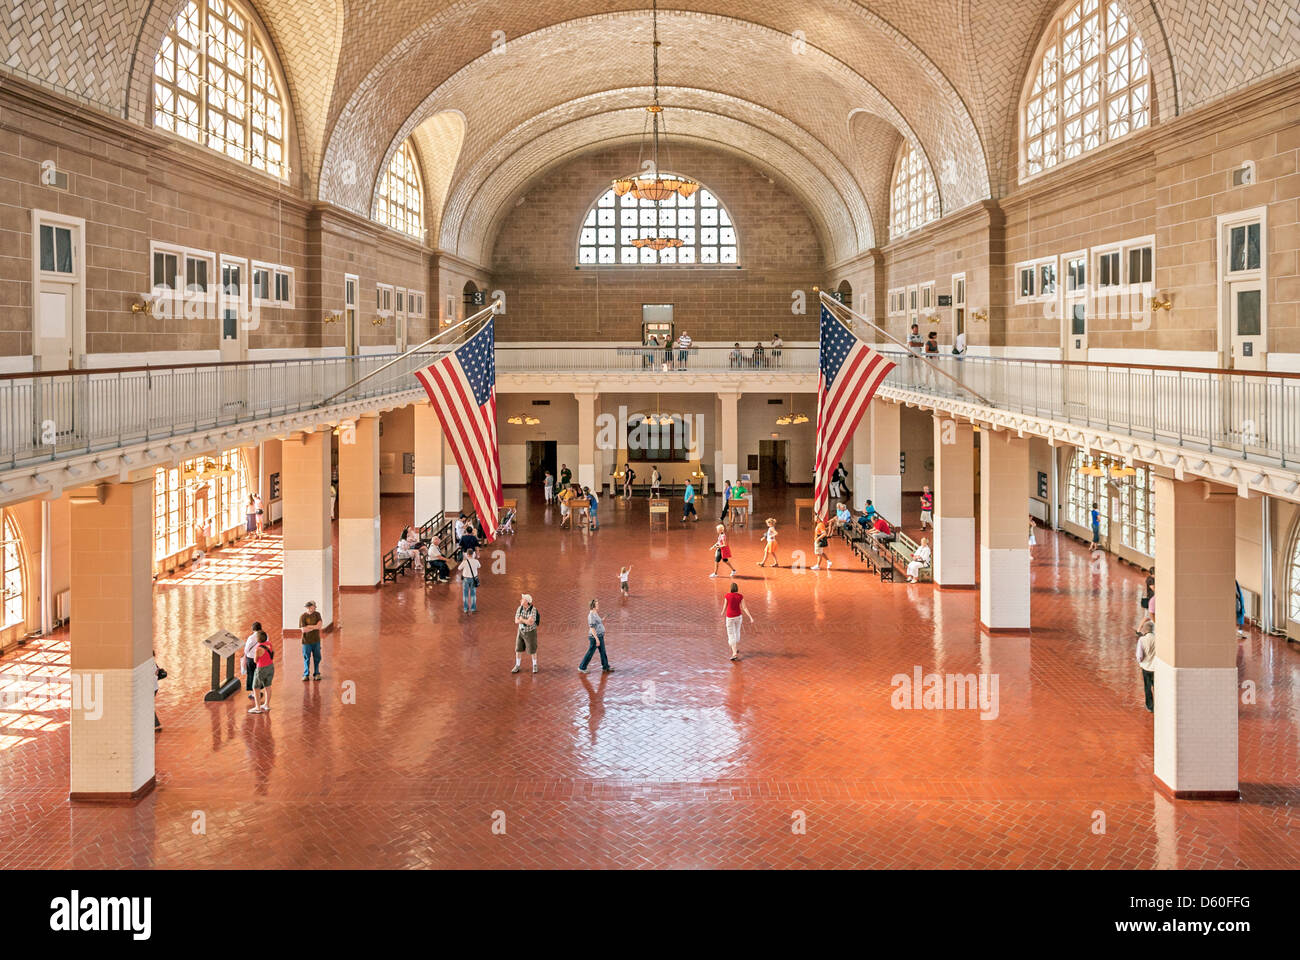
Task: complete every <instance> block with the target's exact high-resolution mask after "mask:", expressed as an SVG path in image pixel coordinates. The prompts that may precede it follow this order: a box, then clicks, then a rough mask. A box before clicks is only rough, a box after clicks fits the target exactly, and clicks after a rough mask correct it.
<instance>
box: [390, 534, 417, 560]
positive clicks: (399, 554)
mask: <svg viewBox="0 0 1300 960" xmlns="http://www.w3.org/2000/svg"><path fill="white" fill-rule="evenodd" d="M414 549H415V548H414V545H413V544H412V543H411V528H410V527H405V528H404V529H403V530H402V537H401V539H400V540H398V541H397V546H396V547H394V548H393V556H395V557H396V558H397V559H398V560H410V559H411V558H412V554H413V552H414Z"/></svg>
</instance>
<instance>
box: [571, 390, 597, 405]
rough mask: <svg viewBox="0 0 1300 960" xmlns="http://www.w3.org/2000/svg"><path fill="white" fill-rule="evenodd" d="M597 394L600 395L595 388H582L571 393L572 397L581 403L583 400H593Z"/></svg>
mask: <svg viewBox="0 0 1300 960" xmlns="http://www.w3.org/2000/svg"><path fill="white" fill-rule="evenodd" d="M599 396H600V392H599V391H597V390H584V391H581V392H575V393H574V394H573V399H574V400H577V401H578V402H579V403H581V402H582V401H583V400H592V401H594V400H595V399H596V398H597V397H599Z"/></svg>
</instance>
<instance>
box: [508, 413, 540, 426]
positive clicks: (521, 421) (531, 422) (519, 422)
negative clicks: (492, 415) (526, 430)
mask: <svg viewBox="0 0 1300 960" xmlns="http://www.w3.org/2000/svg"><path fill="white" fill-rule="evenodd" d="M541 422H542V421H540V420H538V419H537V418H536V417H526V416H521V415H520V414H515V415H514V416H513V417H507V418H506V423H513V424H514V425H515V426H520V427H522V426H527V427H535V426H537V425H538V424H539V423H541Z"/></svg>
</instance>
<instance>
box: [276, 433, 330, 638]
mask: <svg viewBox="0 0 1300 960" xmlns="http://www.w3.org/2000/svg"><path fill="white" fill-rule="evenodd" d="M331 436H332V433H331V431H330V430H328V429H326V430H317V431H312V432H309V433H302V434H298V435H297V436H295V437H292V438H290V439H288V440H285V441H284V443H283V444H281V450H282V454H281V456H282V460H283V463H282V466H281V473H282V479H281V483H280V495H281V497H282V498H283V502H284V517H283V527H282V529H283V531H284V578H283V581H282V583H281V591H282V593H281V595H282V597H283V603H282V605H281V622H280V623H281V627H282V628H283V633H284V635H285V636H286V637H297V636H300V633H299V630H298V617H299V616H300V615H301V614H302V612H303V606H304V604H306V603H307V601H308V600H315V601H316V611H317V612H318V613H319V614H320V615H321V629H322V630H324V629H326V628H328V627H330V626H331V625H332V624H333V623H334V590H333V586H334V545H333V540H332V538H331V536H330V533H331V531H330V519H329V517H330V492H329V480H330V437H331Z"/></svg>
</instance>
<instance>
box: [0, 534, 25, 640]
mask: <svg viewBox="0 0 1300 960" xmlns="http://www.w3.org/2000/svg"><path fill="white" fill-rule="evenodd" d="M0 513H3V514H4V522H3V524H2V525H0V536H3V538H4V539H3V541H0V567H2V568H3V574H2V575H3V577H4V579H3V580H0V591H2V592H0V618H2V619H0V630H3V629H5V628H6V627H12V626H16V625H18V624H21V623H23V621H24V619H25V618H26V616H27V611H26V607H25V603H26V593H25V591H24V581H23V544H22V541H21V540H20V539H19V538H18V525H17V524H15V523H14V520H13V517H11V516H9V511H7V510H0Z"/></svg>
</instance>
